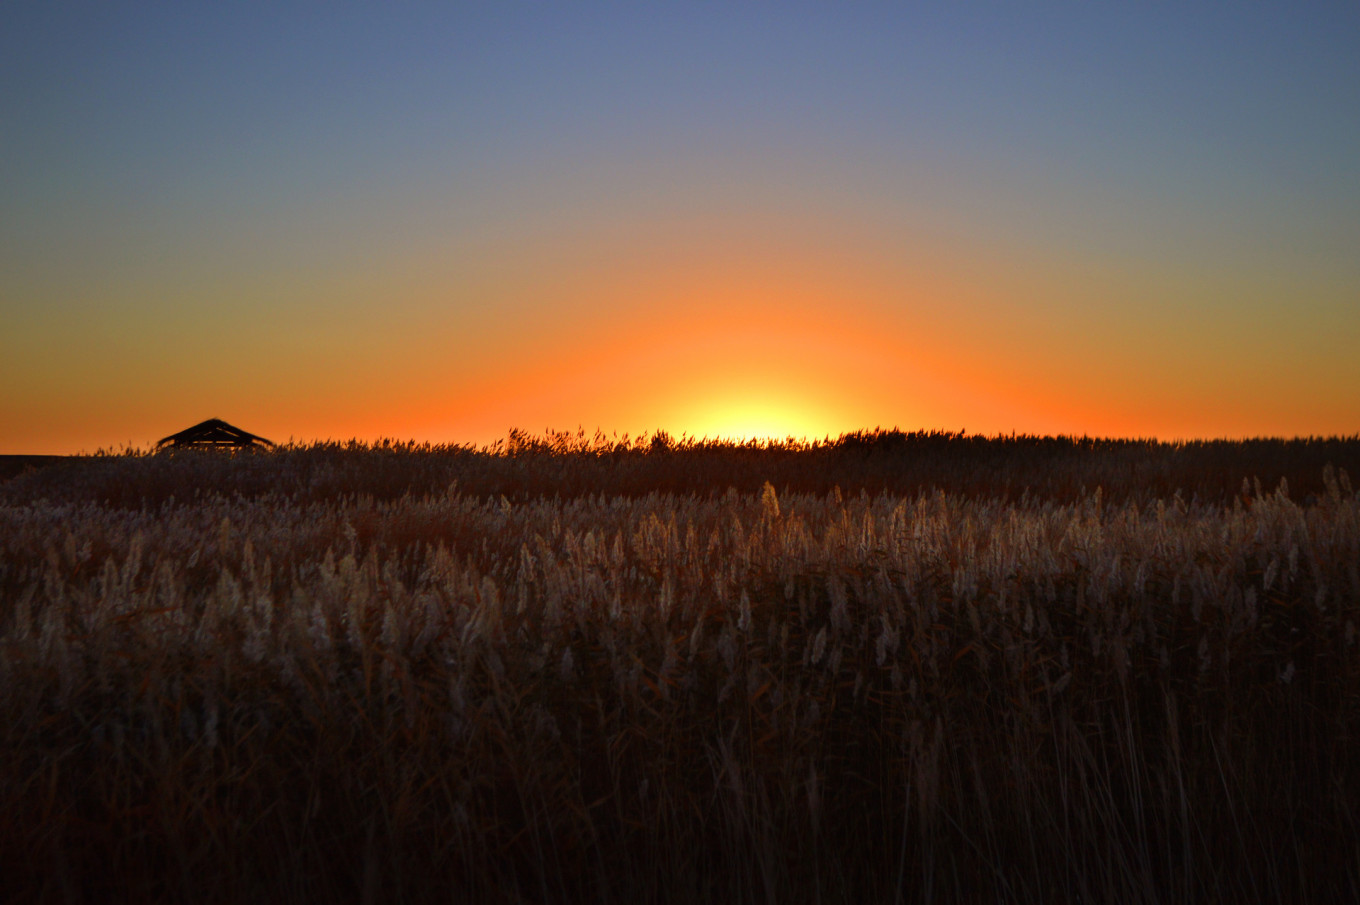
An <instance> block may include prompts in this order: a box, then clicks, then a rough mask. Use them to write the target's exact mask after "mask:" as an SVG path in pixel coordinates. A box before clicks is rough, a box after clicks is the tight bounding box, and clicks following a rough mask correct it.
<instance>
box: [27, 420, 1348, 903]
mask: <svg viewBox="0 0 1360 905" xmlns="http://www.w3.org/2000/svg"><path fill="white" fill-rule="evenodd" d="M885 436H886V437H887V439H882V438H883V437H885ZM902 436H905V437H906V438H907V439H905V440H902V439H900V437H902ZM913 436H915V437H916V439H914V440H913V439H912V437H913ZM932 436H934V437H935V439H933V440H932V439H931V437H932ZM940 436H941V435H897V436H896V437H895V436H894V435H867V437H861V438H860V440H859V441H853V440H852V441H851V442H846V441H845V440H844V438H843V439H842V441H839V442H838V443H836V444H830V443H828V444H824V445H815V444H814V445H804V446H789V445H783V446H775V447H772V448H760V447H746V446H733V445H730V444H729V445H726V446H724V445H713V444H709V445H703V444H688V445H686V443H685V442H683V441H682V442H678V443H677V442H675V441H668V442H667V443H665V444H660V445H658V444H655V443H651V442H650V441H647V440H646V439H645V438H644V440H643V441H641V442H636V441H635V442H631V443H628V444H622V446H621V448H616V447H615V446H610V447H609V448H603V444H602V443H601V441H600V440H599V438H596V439H595V440H591V441H586V440H581V439H580V438H579V437H578V441H579V442H578V446H577V447H571V446H570V444H567V443H565V442H564V441H562V440H561V438H560V437H559V438H558V440H557V441H554V440H553V439H552V438H551V437H550V438H548V439H547V440H533V439H532V438H526V437H524V436H522V435H519V436H518V439H516V438H515V437H512V442H511V443H510V444H507V445H506V446H504V447H503V448H500V449H495V450H467V449H458V448H453V449H448V448H443V449H436V448H421V447H411V446H393V445H390V444H389V445H387V446H385V447H382V446H380V447H363V446H360V445H351V446H349V447H310V448H303V449H296V448H294V449H282V450H279V451H276V452H270V453H265V454H259V455H250V456H236V457H231V456H218V455H201V454H200V455H172V456H127V457H104V458H97V459H93V460H89V461H86V462H82V463H73V464H72V465H70V466H53V468H52V469H48V470H46V471H42V472H36V473H32V474H28V475H25V476H23V477H21V478H16V479H14V480H12V481H10V482H8V483H6V484H3V485H0V501H3V505H0V595H2V596H0V870H3V874H0V875H2V876H3V877H4V878H5V885H6V888H7V889H9V890H12V891H14V894H15V895H16V896H18V897H19V898H20V899H21V900H22V899H24V898H27V899H32V900H47V899H51V900H62V899H63V898H65V899H67V900H81V899H84V900H90V901H94V900H102V899H105V898H107V897H109V896H110V895H112V896H113V897H114V898H124V899H137V900H145V899H193V900H195V901H239V900H243V899H246V898H259V897H264V898H268V899H270V900H284V901H290V900H295V901H318V900H332V899H357V900H367V901H379V900H381V901H454V900H457V901H463V900H467V899H469V898H471V899H473V900H481V901H503V902H519V901H534V902H540V901H578V900H579V901H587V900H588V901H606V902H607V901H616V902H640V901H641V902H645V901H691V900H693V901H700V900H702V901H711V900H715V899H721V900H724V901H733V902H776V901H794V902H814V901H821V902H834V901H880V902H918V901H920V902H939V901H960V902H963V901H983V900H988V901H991V900H996V901H1016V902H1089V901H1109V902H1173V901H1211V900H1224V901H1226V900H1234V901H1246V902H1266V901H1271V902H1276V901H1343V900H1355V899H1356V898H1358V897H1360V827H1357V816H1358V811H1360V808H1358V805H1360V775H1357V767H1358V765H1360V759H1357V758H1356V757H1355V756H1354V750H1355V739H1354V732H1355V730H1356V727H1357V723H1356V719H1357V715H1360V637H1357V631H1358V625H1360V501H1357V498H1356V496H1355V493H1354V491H1353V489H1352V488H1351V486H1350V483H1349V478H1348V476H1347V474H1346V472H1345V471H1344V470H1339V469H1337V468H1334V467H1332V466H1331V465H1327V466H1326V467H1325V468H1324V467H1322V466H1319V467H1318V469H1317V472H1316V476H1315V477H1307V476H1299V475H1296V474H1294V473H1292V472H1291V473H1290V474H1289V475H1288V482H1289V486H1293V485H1296V484H1299V483H1302V482H1307V485H1308V486H1310V487H1313V488H1314V489H1312V490H1309V491H1308V498H1307V499H1305V500H1304V501H1303V502H1299V501H1298V500H1296V499H1295V496H1296V495H1297V494H1291V492H1290V490H1289V486H1286V485H1285V484H1279V485H1278V486H1272V485H1267V486H1268V487H1272V489H1270V490H1265V489H1263V488H1262V486H1261V485H1260V484H1259V483H1257V484H1252V483H1251V482H1250V481H1248V482H1247V483H1246V484H1245V485H1244V484H1243V479H1244V478H1248V477H1250V474H1251V472H1243V473H1237V474H1232V473H1229V474H1225V475H1218V474H1210V473H1209V472H1207V471H1203V472H1202V471H1200V470H1199V469H1200V468H1201V466H1202V465H1203V462H1202V461H1201V460H1200V459H1197V458H1195V456H1194V455H1190V456H1189V458H1185V457H1184V451H1183V450H1178V448H1174V447H1165V446H1162V445H1158V444H1143V445H1136V446H1134V447H1132V448H1125V447H1123V446H1120V445H1118V444H1112V445H1108V446H1101V445H1099V444H1095V445H1092V446H1091V448H1090V449H1086V448H1085V447H1083V446H1082V442H1083V441H1071V442H1070V443H1067V444H1066V445H1063V444H1062V443H1060V442H1058V441H1049V442H1050V443H1052V444H1055V445H1053V446H1052V450H1051V452H1052V462H1056V463H1058V464H1057V465H1053V466H1052V468H1051V469H1050V470H1046V467H1047V466H1045V464H1044V463H1045V461H1046V460H1045V458H1044V449H1045V448H1046V447H1045V446H1044V442H1042V441H1040V440H1038V439H1035V438H1030V439H1029V440H1026V441H1025V443H1027V444H1029V445H1023V444H1019V443H1017V442H1016V441H1011V440H1008V439H1007V440H998V441H992V442H995V443H997V444H999V446H998V447H997V448H995V449H991V450H990V451H989V450H988V449H987V448H985V447H978V448H976V449H974V450H973V452H972V453H971V455H973V456H974V457H975V458H974V461H975V462H976V463H981V464H979V466H978V467H979V468H983V467H984V466H985V468H988V469H991V473H992V477H990V478H989V477H986V476H982V477H979V476H978V475H975V474H971V473H969V472H968V470H967V468H966V467H964V466H960V465H958V464H957V463H951V462H948V461H946V462H938V461H933V462H932V461H921V462H915V461H908V460H915V459H918V458H919V459H925V458H928V456H927V454H928V452H929V450H930V448H931V444H932V443H936V444H938V445H941V448H942V449H945V450H948V449H949V448H950V446H951V444H954V443H964V442H966V438H961V437H959V436H957V435H942V436H943V437H944V439H940ZM875 437H878V438H879V439H877V440H876V439H875ZM568 439H570V437H569V436H568ZM1022 439H1024V438H1022ZM1262 442H1263V443H1266V442H1267V441H1262ZM857 443H858V445H856V444H857ZM1309 443H1312V444H1314V446H1309ZM535 444H538V445H537V446H536V445H535ZM592 444H594V445H593V446H592ZM876 444H877V445H876ZM1008 444H1012V445H1008ZM1327 444H1331V445H1327ZM616 445H617V444H616ZM1031 447H1032V448H1031ZM1316 448H1323V449H1326V450H1329V451H1330V452H1331V453H1333V454H1335V455H1334V458H1335V460H1336V461H1337V462H1344V463H1346V464H1348V465H1351V464H1353V463H1354V461H1355V455H1356V448H1357V443H1356V441H1354V440H1343V441H1308V442H1301V443H1300V445H1299V446H1298V447H1297V448H1292V449H1291V448H1290V447H1288V446H1287V445H1275V446H1270V445H1268V444H1267V445H1263V446H1261V447H1259V448H1257V449H1255V450H1253V448H1252V447H1251V446H1250V444H1242V445H1240V446H1238V447H1236V448H1235V450H1236V452H1234V448H1231V447H1224V448H1214V449H1212V450H1211V453H1212V454H1211V455H1210V454H1209V453H1206V454H1205V455H1206V456H1207V458H1206V459H1205V460H1204V461H1213V460H1215V459H1219V460H1227V461H1236V462H1238V463H1239V464H1240V463H1242V462H1247V463H1250V462H1251V461H1252V459H1251V456H1252V455H1253V453H1261V452H1262V451H1263V450H1264V452H1265V453H1267V454H1269V455H1266V456H1265V457H1264V458H1263V459H1261V460H1257V461H1256V463H1255V466H1254V468H1255V472H1256V473H1258V474H1259V473H1261V472H1265V473H1267V474H1270V473H1272V470H1273V469H1275V468H1276V467H1277V465H1278V463H1279V462H1280V461H1284V460H1288V461H1289V462H1297V461H1299V460H1301V459H1307V458H1308V456H1309V455H1311V452H1310V450H1314V449H1316ZM1084 449H1085V451H1083V450H1084ZM1007 450H1009V452H1008V451H1007ZM1011 454H1013V455H1014V456H1016V457H1018V458H1019V460H1020V461H1019V462H1018V463H1017V462H1016V461H1010V460H1008V458H1007V457H1008V456H1009V455H1011ZM1234 455H1236V456H1237V457H1238V458H1237V459H1234ZM1271 455H1273V456H1275V457H1276V458H1275V459H1270V456H1271ZM1168 457H1169V458H1171V459H1173V460H1175V459H1177V457H1181V458H1180V459H1179V461H1180V462H1181V463H1187V462H1188V463H1190V466H1191V467H1190V468H1189V470H1188V472H1185V473H1179V472H1177V471H1176V470H1175V468H1174V467H1172V466H1168V465H1166V464H1165V460H1166V459H1167V458H1168ZM880 460H884V461H886V462H889V463H891V462H893V461H897V462H898V463H899V465H900V466H901V468H902V469H904V470H906V471H911V470H912V469H916V473H917V474H918V476H919V474H925V473H934V474H937V475H948V474H954V475H957V476H960V477H959V482H960V483H959V485H958V486H950V485H948V483H947V482H937V483H936V485H934V486H932V487H930V488H929V489H921V488H918V489H916V490H914V491H912V492H892V491H891V488H889V492H877V493H871V492H869V491H868V488H867V487H866V488H865V489H864V490H863V492H850V491H847V490H846V489H845V488H844V487H834V486H830V485H829V484H828V483H827V481H828V472H827V471H826V470H827V469H828V468H829V473H830V474H831V475H837V474H844V473H848V471H850V470H851V465H853V463H854V462H855V461H860V462H861V463H862V464H863V468H864V474H867V475H869V476H870V478H866V479H865V480H866V481H867V482H869V483H872V482H874V481H879V480H882V481H884V482H887V483H889V484H891V481H892V480H893V477H892V474H893V473H892V471H891V469H889V468H887V467H886V466H885V465H884V464H883V461H880ZM762 462H764V463H767V464H768V465H769V466H770V471H772V472H777V473H779V474H780V475H783V476H784V477H785V480H784V483H783V484H778V483H773V482H771V483H762V484H758V485H756V486H754V487H748V483H747V479H746V477H745V476H746V475H747V474H748V473H757V472H758V471H759V468H760V465H761V463H762ZM800 462H801V463H802V465H801V468H802V469H803V471H800V470H799V468H800V465H799V463H800ZM988 463H990V464H988ZM1263 463H1264V464H1263ZM1068 466H1070V467H1071V468H1072V469H1073V471H1075V472H1077V473H1079V474H1080V475H1082V476H1083V477H1081V478H1080V479H1077V478H1074V477H1073V476H1072V475H1069V474H1065V473H1063V472H1062V469H1063V468H1066V467H1068ZM1285 467H1286V470H1287V468H1288V467H1292V466H1285ZM724 468H726V469H728V471H727V472H724V471H723V469H724ZM460 469H462V470H461V471H460ZM837 469H839V470H840V471H837ZM880 472H881V474H880ZM1126 472H1128V473H1132V474H1134V475H1137V474H1155V475H1159V476H1160V477H1159V480H1165V481H1167V482H1168V484H1169V485H1174V487H1179V488H1182V492H1181V493H1180V494H1175V493H1174V490H1173V491H1172V492H1169V493H1167V494H1165V495H1164V496H1149V495H1148V494H1147V493H1144V492H1140V491H1139V490H1138V489H1137V487H1136V486H1134V484H1133V483H1132V482H1130V483H1128V484H1126V485H1124V487H1123V489H1122V490H1121V489H1118V488H1119V485H1118V484H1117V482H1116V490H1115V491H1107V490H1105V489H1104V487H1103V485H1102V486H1101V487H1099V488H1098V487H1097V485H1096V484H1092V483H1086V479H1085V476H1086V475H1093V474H1112V473H1114V474H1124V473H1126ZM724 473H726V474H728V475H729V476H730V477H731V481H730V482H725V481H724V479H723V477H722V475H723V474H724ZM403 474H404V475H406V476H407V483H406V485H405V486H404V487H403V485H402V484H401V481H400V476H401V475H403ZM607 474H614V475H615V476H616V477H618V479H619V481H620V482H621V483H622V484H624V485H625V486H626V487H627V489H628V492H626V493H625V492H618V493H608V492H606V491H605V490H604V489H601V488H599V487H596V486H595V483H594V482H598V481H601V480H602V478H601V476H602V475H607ZM657 476H659V477H657ZM646 478H657V481H656V483H657V484H658V485H659V488H660V489H658V488H656V487H654V488H653V489H651V490H647V489H646V485H645V481H644V479H646ZM870 479H872V480H870ZM917 479H918V478H917V477H912V478H910V480H912V481H915V480H917ZM994 480H1004V481H1006V482H1007V490H1006V491H1005V492H999V491H997V489H996V488H995V487H994V486H990V485H989V484H988V482H989V481H994ZM552 481H560V482H562V483H563V484H564V485H565V486H569V487H575V491H573V492H568V493H561V494H557V495H553V494H549V493H546V492H539V491H538V490H536V489H535V488H540V487H542V486H543V485H544V484H545V483H548V484H550V483H551V482H552ZM573 481H575V482H576V483H575V484H573V483H572V482H573ZM819 481H820V482H822V483H821V484H820V486H818V482H819ZM1224 481H1231V482H1232V487H1233V488H1234V489H1233V490H1232V491H1231V492H1229V493H1228V494H1226V495H1225V494H1218V493H1215V492H1212V491H1211V490H1210V489H1209V488H1210V487H1211V486H1212V487H1218V486H1220V485H1221V484H1222V483H1223V482H1224ZM431 482H441V483H438V487H437V489H435V488H432V487H430V486H429V484H430V483H431ZM497 482H500V486H501V488H502V489H501V490H499V491H495V492H491V490H492V489H494V488H495V487H496V486H497ZM629 482H632V483H629ZM1197 482H1198V483H1197ZM845 483H846V484H848V485H851V486H853V483H854V482H853V481H846V482H845ZM1084 483H1085V484H1086V486H1087V487H1089V488H1090V489H1089V490H1082V489H1080V488H1081V486H1082V484H1084ZM690 484H702V485H704V486H705V487H707V488H710V489H709V490H706V491H702V492H701V491H699V490H694V491H691V492H687V493H683V494H677V493H675V492H672V491H671V490H670V488H673V487H675V486H680V487H684V486H690ZM976 486H983V487H990V489H989V492H987V493H975V492H972V490H973V489H974V488H975V487H976ZM592 487H593V488H595V489H590V490H589V492H587V490H588V488H592ZM799 487H803V488H810V489H805V490H799V489H797V488H799ZM1026 487H1029V488H1034V487H1048V488H1050V492H1048V493H1047V494H1044V493H1036V492H1033V491H1032V490H1031V491H1030V492H1026V491H1025V488H1026ZM470 488H475V489H470ZM1187 488H1189V489H1187ZM136 493H141V494H142V495H141V498H140V499H141V502H139V503H138V502H134V498H133V496H132V494H136ZM172 496H173V499H171V497H172Z"/></svg>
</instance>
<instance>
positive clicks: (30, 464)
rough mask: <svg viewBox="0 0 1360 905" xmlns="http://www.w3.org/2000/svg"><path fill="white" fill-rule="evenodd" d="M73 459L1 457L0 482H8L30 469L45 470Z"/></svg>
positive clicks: (62, 457)
mask: <svg viewBox="0 0 1360 905" xmlns="http://www.w3.org/2000/svg"><path fill="white" fill-rule="evenodd" d="M69 458H72V457H71V456H0V481H8V480H9V479H10V478H12V477H15V476H16V475H21V474H23V473H24V472H25V471H27V470H28V469H30V468H44V467H46V466H48V465H55V464H56V463H58V462H62V461H65V460H66V459H69Z"/></svg>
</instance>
